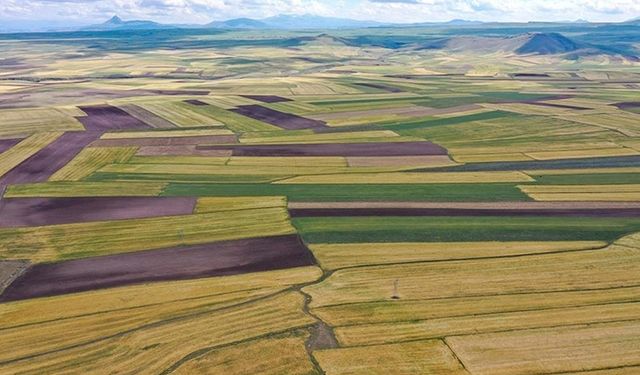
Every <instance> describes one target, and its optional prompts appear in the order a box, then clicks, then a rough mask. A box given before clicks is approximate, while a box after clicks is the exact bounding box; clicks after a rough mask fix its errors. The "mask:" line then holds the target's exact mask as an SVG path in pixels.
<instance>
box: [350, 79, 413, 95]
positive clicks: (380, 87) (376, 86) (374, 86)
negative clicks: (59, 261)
mask: <svg viewBox="0 0 640 375" xmlns="http://www.w3.org/2000/svg"><path fill="white" fill-rule="evenodd" d="M354 85H357V86H362V87H369V88H372V89H378V90H382V91H386V92H393V93H397V92H404V90H402V89H400V88H397V87H393V86H388V85H383V84H380V83H366V82H362V83H354Z"/></svg>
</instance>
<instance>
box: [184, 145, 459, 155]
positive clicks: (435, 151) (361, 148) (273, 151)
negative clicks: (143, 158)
mask: <svg viewBox="0 0 640 375" xmlns="http://www.w3.org/2000/svg"><path fill="white" fill-rule="evenodd" d="M197 149H199V150H233V156H410V155H447V150H446V149H444V148H443V147H441V146H439V145H437V144H435V143H431V142H389V143H373V142H372V143H320V144H283V145H234V146H225V145H222V146H198V147H197Z"/></svg>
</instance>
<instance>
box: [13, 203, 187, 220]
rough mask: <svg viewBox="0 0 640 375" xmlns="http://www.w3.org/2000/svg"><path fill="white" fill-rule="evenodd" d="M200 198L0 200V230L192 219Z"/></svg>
mask: <svg viewBox="0 0 640 375" xmlns="http://www.w3.org/2000/svg"><path fill="white" fill-rule="evenodd" d="M195 204H196V198H191V197H175V198H174V197H142V198H137V197H133V198H129V197H126V198H120V197H117V198H110V197H109V198H102V197H101V198H10V199H7V198H5V199H2V200H0V227H32V226H43V225H55V224H68V223H82V222H89V221H106V220H124V219H140V218H146V217H156V216H177V215H190V214H192V213H193V210H194V207H195Z"/></svg>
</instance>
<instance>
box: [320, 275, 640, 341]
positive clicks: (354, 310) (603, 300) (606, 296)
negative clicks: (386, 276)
mask: <svg viewBox="0 0 640 375" xmlns="http://www.w3.org/2000/svg"><path fill="white" fill-rule="evenodd" d="M639 298H640V287H621V288H613V289H605V290H597V289H593V290H575V291H563V292H545V293H544V294H540V293H513V294H489V295H484V296H475V297H451V298H432V299H426V300H422V299H411V300H407V299H400V300H390V299H387V300H384V301H374V302H362V303H348V304H341V305H332V306H324V307H319V308H314V309H313V313H314V314H316V315H317V316H319V317H320V318H321V319H322V320H324V321H326V322H328V323H330V324H331V325H333V326H353V325H372V326H373V325H376V324H383V323H389V324H391V323H399V322H411V321H420V320H431V319H441V318H450V317H459V316H472V315H483V314H499V313H508V312H514V313H515V312H523V311H533V310H547V309H561V308H570V307H580V306H594V305H605V304H613V303H630V302H637V301H638V300H639ZM380 338H381V339H383V337H380Z"/></svg>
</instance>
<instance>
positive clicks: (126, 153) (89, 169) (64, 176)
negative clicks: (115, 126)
mask: <svg viewBox="0 0 640 375" xmlns="http://www.w3.org/2000/svg"><path fill="white" fill-rule="evenodd" d="M137 150H138V149H137V147H103V148H98V147H87V148H85V149H83V150H82V151H80V153H79V154H78V155H76V157H75V158H74V159H72V160H71V161H70V162H69V163H67V165H65V166H64V167H62V169H59V170H58V171H57V172H56V173H54V174H53V175H52V176H51V177H50V178H49V181H79V180H81V179H83V178H84V177H87V176H89V175H90V174H91V173H93V172H95V171H97V170H98V169H100V168H102V167H104V166H106V165H109V164H114V163H124V162H126V161H127V160H129V159H130V158H131V157H132V156H133V155H135V153H136V151H137Z"/></svg>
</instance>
